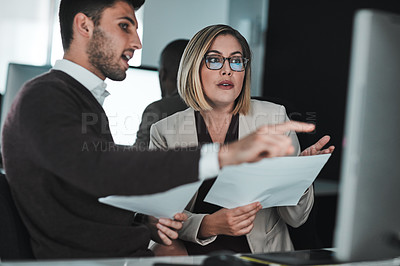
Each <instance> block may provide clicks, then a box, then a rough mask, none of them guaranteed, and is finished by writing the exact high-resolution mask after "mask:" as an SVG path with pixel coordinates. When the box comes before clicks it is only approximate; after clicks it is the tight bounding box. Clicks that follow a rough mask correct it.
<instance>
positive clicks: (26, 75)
mask: <svg viewBox="0 0 400 266" xmlns="http://www.w3.org/2000/svg"><path fill="white" fill-rule="evenodd" d="M50 68H51V66H48V65H45V66H34V65H24V64H17V63H10V64H9V65H8V73H7V82H6V89H5V92H4V95H3V99H2V103H1V120H0V127H1V128H0V133H1V132H2V131H3V124H4V119H5V118H6V116H7V113H8V111H9V110H10V107H11V104H12V102H13V101H14V98H15V96H16V95H17V93H18V92H19V90H20V89H21V87H22V85H23V84H24V83H25V82H27V81H28V80H30V79H33V78H34V77H36V76H39V75H41V74H43V73H45V72H47V71H49V69H50Z"/></svg>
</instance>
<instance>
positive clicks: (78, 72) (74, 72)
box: [53, 59, 110, 105]
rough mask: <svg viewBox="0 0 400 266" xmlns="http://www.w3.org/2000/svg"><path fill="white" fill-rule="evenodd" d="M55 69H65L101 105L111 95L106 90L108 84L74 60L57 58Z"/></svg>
mask: <svg viewBox="0 0 400 266" xmlns="http://www.w3.org/2000/svg"><path fill="white" fill-rule="evenodd" d="M53 69H56V70H60V71H63V72H65V73H67V74H68V75H70V76H71V77H73V78H74V79H76V80H77V81H78V82H79V83H81V84H82V85H83V86H84V87H85V88H87V89H88V90H89V91H90V92H91V93H92V94H93V96H94V97H95V98H96V100H97V101H98V102H99V103H100V105H103V103H104V99H105V98H106V97H107V96H108V95H110V93H109V92H108V91H107V90H106V88H107V84H106V83H105V82H104V81H103V80H102V79H101V78H99V77H98V76H96V75H95V74H93V73H92V72H90V71H89V70H87V69H86V68H84V67H82V66H80V65H78V64H75V63H74V62H71V61H69V60H67V59H62V60H57V61H56V63H55V65H54V67H53Z"/></svg>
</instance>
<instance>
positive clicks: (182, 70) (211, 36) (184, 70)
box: [177, 24, 251, 115]
mask: <svg viewBox="0 0 400 266" xmlns="http://www.w3.org/2000/svg"><path fill="white" fill-rule="evenodd" d="M227 34H228V35H232V36H233V37H235V38H236V39H237V40H238V42H239V43H240V45H241V46H242V50H243V57H245V58H247V59H249V61H248V62H247V66H246V69H245V75H244V80H243V87H242V91H241V92H240V94H239V96H238V98H237V99H236V101H235V107H234V109H233V113H234V114H237V113H240V114H243V115H246V114H247V112H248V111H249V108H250V79H251V64H250V62H251V51H250V47H249V44H248V43H247V41H246V39H245V38H244V37H243V36H242V35H241V34H240V33H239V32H238V31H237V30H235V29H233V28H232V27H230V26H227V25H222V24H218V25H211V26H208V27H206V28H204V29H202V30H200V31H199V32H197V33H196V34H195V35H194V36H193V38H192V39H191V40H190V41H189V43H188V45H187V46H186V49H185V51H184V52H183V55H182V58H181V62H180V65H179V70H178V78H177V79H178V91H179V94H180V95H181V97H182V98H183V100H184V101H185V103H186V104H187V105H188V106H190V107H192V108H193V109H194V110H196V111H206V110H212V107H211V106H210V104H209V103H208V102H207V100H206V99H205V96H204V93H203V89H202V85H201V78H200V69H201V67H202V65H203V64H204V60H203V59H204V56H205V55H206V53H207V51H208V50H209V48H210V46H211V44H212V42H213V41H214V40H215V38H216V37H217V36H219V35H227Z"/></svg>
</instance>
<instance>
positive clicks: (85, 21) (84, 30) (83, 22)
mask: <svg viewBox="0 0 400 266" xmlns="http://www.w3.org/2000/svg"><path fill="white" fill-rule="evenodd" d="M74 29H75V32H76V33H77V34H78V35H81V36H82V37H86V38H90V37H91V36H92V33H93V29H94V23H93V21H92V20H91V19H90V18H89V17H88V16H86V15H85V14H83V13H78V14H76V15H75V18H74Z"/></svg>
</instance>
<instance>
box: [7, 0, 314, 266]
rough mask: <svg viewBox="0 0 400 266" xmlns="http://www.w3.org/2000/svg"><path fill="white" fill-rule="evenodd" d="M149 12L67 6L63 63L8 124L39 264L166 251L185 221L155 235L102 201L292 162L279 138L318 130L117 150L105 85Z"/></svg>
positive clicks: (17, 193) (123, 2)
mask: <svg viewBox="0 0 400 266" xmlns="http://www.w3.org/2000/svg"><path fill="white" fill-rule="evenodd" d="M143 2H144V1H143V0H114V1H113V0H62V1H61V4H60V11H59V16H60V26H61V34H62V40H63V48H64V59H63V60H61V61H58V62H57V63H56V64H55V66H54V68H53V69H52V70H51V71H50V72H48V73H46V74H44V75H42V76H40V77H38V78H36V79H34V80H32V81H30V82H28V83H27V84H26V85H25V86H24V88H22V90H21V91H20V93H19V95H18V96H17V98H16V100H15V102H14V104H13V106H12V107H11V110H10V112H9V114H8V116H7V119H6V121H5V123H4V128H3V136H2V137H3V140H2V144H3V146H2V148H3V161H4V165H5V171H6V175H7V180H8V182H9V184H10V188H11V191H12V193H13V197H14V200H15V203H16V205H17V208H18V210H19V212H20V214H21V217H22V220H23V222H24V224H25V225H26V227H27V229H28V231H29V234H30V236H31V244H32V248H33V252H34V255H35V257H36V258H38V259H59V258H94V257H131V256H147V255H152V252H151V251H150V250H148V249H147V247H148V244H149V241H150V238H151V237H153V238H154V237H155V238H157V236H158V237H159V240H160V242H161V243H164V244H167V245H168V244H169V243H170V242H169V241H170V239H176V238H177V233H176V232H175V231H174V230H179V229H180V227H179V224H180V221H183V220H185V217H184V216H183V215H182V214H177V216H176V217H175V219H176V220H178V221H172V220H169V219H160V220H158V221H157V223H156V225H155V228H156V229H158V230H155V234H154V231H152V228H151V227H150V226H147V225H146V224H143V223H140V222H137V221H135V217H134V214H133V213H132V212H129V211H126V210H122V209H118V208H114V207H111V206H108V205H104V204H101V203H99V202H98V198H99V197H104V196H108V195H142V194H151V193H156V192H161V191H165V190H167V189H170V188H173V187H176V186H179V185H182V184H186V183H190V182H194V181H197V180H199V179H205V178H209V177H212V176H215V175H216V174H217V173H218V170H219V168H221V167H223V166H225V165H229V164H238V163H242V162H246V161H248V162H251V161H257V160H259V159H261V158H263V157H271V156H281V155H286V154H290V153H291V152H293V147H292V146H291V143H290V141H289V139H288V138H287V137H286V136H285V135H284V134H282V133H283V132H286V131H288V130H296V129H298V130H302V131H311V130H313V126H312V125H304V124H299V123H294V122H293V123H289V124H282V125H279V126H274V127H262V128H260V129H259V130H258V131H257V132H256V133H254V134H251V135H249V136H248V137H247V138H244V139H243V140H241V141H240V142H236V143H233V144H231V145H229V146H222V147H221V148H219V147H218V146H203V147H202V148H201V149H198V148H193V149H187V150H171V151H142V152H139V151H137V150H135V149H133V148H131V147H128V146H121V145H117V144H115V143H114V142H113V138H112V136H111V134H110V129H109V125H108V120H107V117H106V115H105V113H104V110H103V108H102V106H101V104H102V102H103V100H104V98H105V97H106V96H107V95H108V93H107V91H106V90H105V87H106V85H105V83H104V79H105V78H107V77H108V78H110V79H113V80H123V79H124V78H125V76H126V74H125V72H126V70H127V69H128V66H129V65H128V61H129V59H130V58H132V56H133V54H134V52H135V50H136V49H141V47H142V44H141V42H140V40H139V37H138V34H137V21H136V17H135V11H134V9H135V8H139V7H140V6H141V5H142V4H143ZM272 131H273V132H272ZM267 133H269V134H267ZM271 133H272V134H271Z"/></svg>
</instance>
